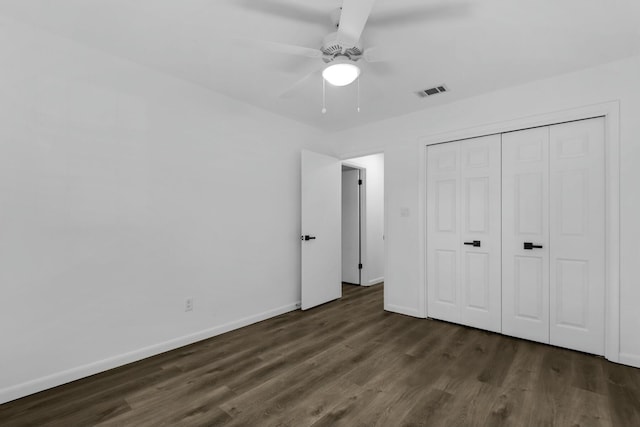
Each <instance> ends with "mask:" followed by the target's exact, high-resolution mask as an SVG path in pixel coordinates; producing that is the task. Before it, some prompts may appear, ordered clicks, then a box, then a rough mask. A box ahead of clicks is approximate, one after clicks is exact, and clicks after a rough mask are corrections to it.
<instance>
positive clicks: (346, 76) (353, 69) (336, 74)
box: [322, 62, 360, 86]
mask: <svg viewBox="0 0 640 427" xmlns="http://www.w3.org/2000/svg"><path fill="white" fill-rule="evenodd" d="M358 76H360V67H358V66H357V65H355V64H353V63H350V62H339V63H333V64H330V65H329V66H327V68H325V69H324V71H322V78H324V79H325V80H326V81H327V82H328V83H329V84H331V85H333V86H347V85H350V84H351V83H353V82H354V81H355V80H356V79H357V78H358Z"/></svg>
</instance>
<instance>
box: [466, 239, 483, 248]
mask: <svg viewBox="0 0 640 427" xmlns="http://www.w3.org/2000/svg"><path fill="white" fill-rule="evenodd" d="M464 244H465V245H469V246H473V247H474V248H479V247H480V240H474V241H473V242H464Z"/></svg>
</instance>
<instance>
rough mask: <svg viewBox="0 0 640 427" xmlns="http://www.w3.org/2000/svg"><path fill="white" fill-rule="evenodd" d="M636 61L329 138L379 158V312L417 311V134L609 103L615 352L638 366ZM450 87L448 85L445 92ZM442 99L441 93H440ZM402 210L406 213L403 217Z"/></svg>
mask: <svg viewBox="0 0 640 427" xmlns="http://www.w3.org/2000/svg"><path fill="white" fill-rule="evenodd" d="M638 76H640V57H633V58H628V59H626V60H622V61H616V62H612V63H608V64H604V65H601V66H598V67H594V68H590V69H586V70H582V71H579V72H575V73H570V74H566V75H562V76H558V77H554V78H550V79H546V80H542V81H537V82H532V83H529V84H526V85H522V86H517V87H513V88H509V89H505V90H501V91H497V92H492V93H488V94H485V95H482V96H478V97H474V98H469V99H466V100H463V101H459V102H456V103H451V104H448V105H444V106H442V107H439V108H432V109H425V110H423V111H420V112H416V113H413V114H410V115H405V116H402V117H397V118H393V119H389V120H386V121H382V122H377V123H374V124H371V125H367V126H363V127H359V128H356V129H351V130H347V131H344V132H341V133H339V134H337V135H333V136H332V141H333V142H334V143H335V145H334V150H335V151H336V153H338V154H339V155H341V156H342V157H343V158H347V157H350V156H354V155H358V154H359V153H361V152H371V151H374V150H380V151H384V153H385V169H386V170H385V174H386V188H385V192H386V194H387V235H386V237H387V260H386V262H387V269H386V272H385V274H386V278H385V293H386V298H385V307H386V308H387V309H388V310H393V311H398V312H402V313H405V314H410V315H415V316H419V315H421V314H423V313H421V304H420V299H421V289H422V290H423V289H424V283H421V280H420V268H421V265H424V260H422V259H421V257H420V255H419V252H420V241H419V236H420V228H421V227H420V221H421V220H420V218H419V217H418V198H419V196H418V186H419V173H420V170H419V158H420V153H421V151H420V149H419V146H420V143H419V139H421V138H422V137H426V136H430V135H436V134H440V133H448V132H454V131H459V130H463V129H469V128H473V127H478V126H484V125H488V124H494V123H503V122H506V121H509V120H515V119H520V118H525V117H530V116H535V115H541V114H547V113H550V112H555V111H562V110H568V109H573V108H578V107H583V106H588V105H591V104H597V103H604V102H609V101H614V100H619V102H620V144H621V164H620V167H621V189H620V190H621V197H620V199H621V206H620V209H621V242H620V245H621V246H620V247H621V272H620V273H621V284H620V286H621V289H620V292H621V301H620V310H621V313H620V321H621V330H620V355H621V360H622V361H623V362H624V363H628V364H634V365H636V366H640V335H638V333H637V331H638V330H640V310H638V307H639V306H640V286H638V284H639V283H640V281H639V279H638V277H639V276H640V271H639V267H638V266H639V265H640V245H638V243H637V242H638V241H640V221H639V220H638V218H640V192H639V191H638V188H637V187H638V183H640V168H639V167H638V164H640V120H639V119H638V118H639V117H640V79H639V78H638ZM451 89H453V90H455V88H451ZM439 96H446V95H439ZM427 103H428V98H427V99H425V104H426V105H428V104H427ZM402 212H404V213H405V216H403V215H402Z"/></svg>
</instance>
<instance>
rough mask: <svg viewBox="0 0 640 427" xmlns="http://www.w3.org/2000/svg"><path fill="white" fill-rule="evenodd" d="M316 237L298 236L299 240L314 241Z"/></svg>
mask: <svg viewBox="0 0 640 427" xmlns="http://www.w3.org/2000/svg"><path fill="white" fill-rule="evenodd" d="M315 239H316V236H309V235H308V234H305V235H304V236H300V240H315Z"/></svg>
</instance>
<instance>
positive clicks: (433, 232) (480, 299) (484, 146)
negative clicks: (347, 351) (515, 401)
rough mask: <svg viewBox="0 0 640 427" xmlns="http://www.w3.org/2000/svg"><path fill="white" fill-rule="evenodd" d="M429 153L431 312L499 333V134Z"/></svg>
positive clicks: (429, 300)
mask: <svg viewBox="0 0 640 427" xmlns="http://www.w3.org/2000/svg"><path fill="white" fill-rule="evenodd" d="M427 156H428V163H427V168H428V171H427V180H428V183H427V203H428V208H427V230H428V231H427V233H428V234H427V280H428V286H427V288H428V316H429V317H432V318H437V319H442V320H448V321H452V322H457V323H462V324H466V325H469V326H474V327H477V328H482V329H488V330H491V331H496V332H500V321H501V318H500V311H501V310H500V301H501V295H500V292H501V289H500V263H501V259H500V244H501V240H500V136H499V135H492V136H488V137H482V138H474V139H471V140H466V141H459V142H450V143H446V144H440V145H435V146H430V147H428V149H427Z"/></svg>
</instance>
